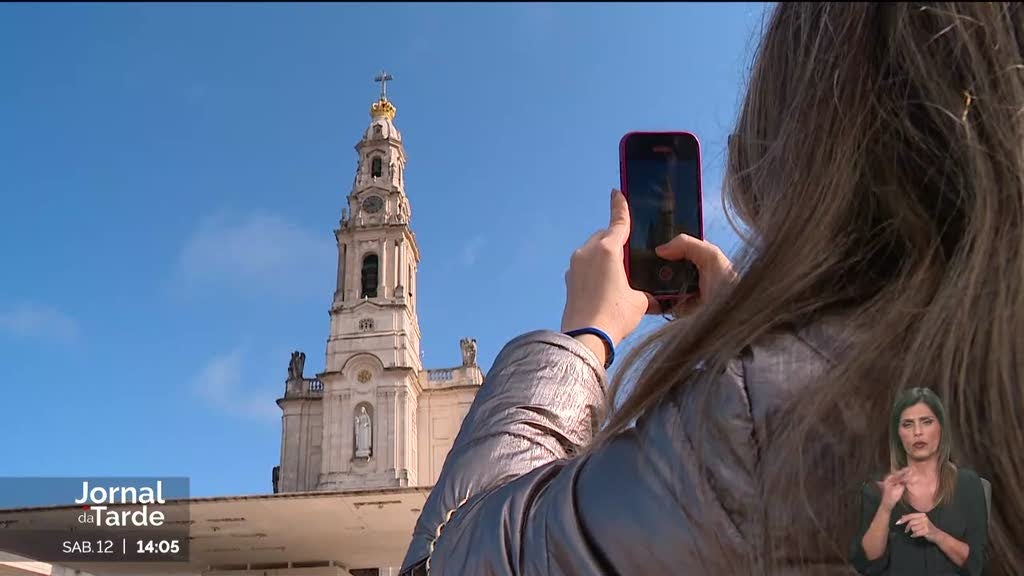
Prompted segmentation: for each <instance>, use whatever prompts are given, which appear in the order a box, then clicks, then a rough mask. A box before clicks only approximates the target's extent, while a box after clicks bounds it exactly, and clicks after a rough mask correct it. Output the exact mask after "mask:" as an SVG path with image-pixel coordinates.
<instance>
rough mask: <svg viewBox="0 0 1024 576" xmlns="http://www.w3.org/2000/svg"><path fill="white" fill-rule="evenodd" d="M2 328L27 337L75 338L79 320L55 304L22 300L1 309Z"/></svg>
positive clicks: (0, 328)
mask: <svg viewBox="0 0 1024 576" xmlns="http://www.w3.org/2000/svg"><path fill="white" fill-rule="evenodd" d="M0 330H2V331H4V332H8V333H10V334H13V335H15V336H19V337H25V338H35V337H45V338H58V339H63V340H74V339H76V338H78V335H79V333H80V330H79V327H78V322H76V321H75V319H74V318H72V317H70V316H68V315H67V314H65V313H63V312H61V311H60V310H57V309H56V308H54V307H53V306H47V305H44V304H38V303H35V302H20V303H18V304H14V305H13V306H10V307H8V308H7V309H6V310H0Z"/></svg>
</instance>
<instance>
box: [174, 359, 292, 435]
mask: <svg viewBox="0 0 1024 576" xmlns="http://www.w3.org/2000/svg"><path fill="white" fill-rule="evenodd" d="M244 360H245V352H244V351H243V350H242V348H235V349H234V350H232V351H230V352H227V353H224V354H220V355H218V356H215V357H213V358H211V359H210V360H209V361H208V362H207V363H206V365H205V366H203V368H202V369H201V370H200V371H199V373H198V375H197V376H196V377H195V378H194V379H193V382H192V387H193V390H194V391H195V392H196V393H197V394H198V395H199V396H200V397H201V398H203V399H204V400H205V401H206V402H207V404H209V405H210V406H211V407H213V408H215V409H218V410H221V411H223V412H227V413H229V414H231V415H234V416H241V417H244V418H254V419H260V420H266V419H276V418H280V416H281V412H280V410H279V409H278V407H277V404H276V403H275V402H274V400H275V394H274V392H273V391H271V390H269V389H266V388H253V387H251V385H250V384H249V383H250V382H251V381H252V380H251V379H249V378H245V377H244V376H245V374H244V371H245V365H246V363H245V361H244Z"/></svg>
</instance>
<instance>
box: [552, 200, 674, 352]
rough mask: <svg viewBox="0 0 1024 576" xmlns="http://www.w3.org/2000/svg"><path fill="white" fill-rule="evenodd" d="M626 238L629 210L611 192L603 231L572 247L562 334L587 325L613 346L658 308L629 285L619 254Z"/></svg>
mask: <svg viewBox="0 0 1024 576" xmlns="http://www.w3.org/2000/svg"><path fill="white" fill-rule="evenodd" d="M628 239H629V207H628V206H627V205H626V198H625V196H623V195H622V193H621V192H619V191H618V190H612V198H611V218H610V220H609V222H608V228H606V229H604V230H599V231H598V232H596V233H594V235H593V236H591V237H590V239H589V240H587V242H586V243H585V244H584V245H583V246H582V247H580V248H579V249H577V250H576V251H575V252H574V253H573V255H572V259H571V260H570V263H569V270H568V272H566V273H565V290H566V298H565V310H564V312H563V313H562V331H563V332H568V331H569V330H575V329H577V328H585V327H588V326H592V327H595V328H599V329H601V330H603V331H604V332H605V333H607V334H608V336H609V337H610V338H611V339H612V343H613V344H618V343H619V342H621V341H622V340H623V339H624V338H625V337H626V336H628V335H629V334H630V333H631V332H632V331H633V330H635V329H636V327H637V326H638V325H639V324H640V320H642V319H643V317H644V314H646V313H647V312H649V311H651V312H653V311H655V310H656V309H657V307H658V304H657V302H655V300H654V298H653V297H651V296H650V295H649V294H647V293H645V292H640V291H638V290H634V289H633V288H631V287H630V285H629V279H628V278H627V277H626V269H625V267H624V266H623V256H624V253H623V250H624V246H625V244H626V241H627V240H628Z"/></svg>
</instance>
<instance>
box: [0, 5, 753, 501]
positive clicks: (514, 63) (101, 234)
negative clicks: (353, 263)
mask: <svg viewBox="0 0 1024 576" xmlns="http://www.w3.org/2000/svg"><path fill="white" fill-rule="evenodd" d="M765 10H766V9H765V7H764V5H762V4H714V5H699V4H649V5H643V4H628V5H614V4H600V5H582V4H559V5H546V4H530V5H515V4H503V5H497V4H495V5H486V4H481V5H401V4H376V5H359V4H317V5H293V4H289V5H283V4H278V5H274V4H251V5H226V4H210V5H204V4H185V5H173V4H163V5H157V4H153V5H113V4H109V5H83V4H75V5H45V4H38V5H29V4H20V5H19V4H7V5H2V6H0V79H2V80H0V82H2V85H3V89H0V198H2V201H3V204H2V205H3V210H0V269H2V270H3V281H2V282H0V382H2V387H3V392H4V397H5V402H4V405H5V408H6V414H5V415H4V417H3V418H0V435H2V437H3V438H5V439H6V442H5V449H4V457H3V458H2V459H0V475H4V476H32V475H40V476H72V475H96V476H116V475H124V476H146V475H186V476H190V477H191V478H192V492H193V494H194V495H201V496H209V495H223V494H253V493H266V492H269V491H270V489H271V486H270V478H271V468H272V467H273V466H274V465H275V464H277V461H278V456H279V450H280V411H279V409H278V408H277V406H276V405H275V403H274V400H275V399H276V398H277V397H279V396H280V395H281V393H282V392H283V390H284V379H285V375H286V368H287V365H288V358H289V353H290V352H291V350H295V349H299V350H303V351H305V352H306V354H307V362H306V372H307V374H310V373H315V372H317V371H320V370H321V369H322V368H323V363H324V346H325V341H326V338H327V330H328V314H327V310H328V306H329V303H330V299H331V296H332V294H333V290H334V284H333V282H334V276H335V266H336V255H335V253H334V250H335V248H334V243H333V235H332V230H333V229H334V228H335V227H336V226H337V223H338V219H339V217H340V212H341V208H342V207H343V205H344V203H345V200H344V198H345V195H346V194H347V193H348V192H349V186H350V185H351V182H352V175H353V170H354V168H355V162H356V156H355V152H354V150H353V146H354V145H355V143H356V141H357V140H358V138H359V137H360V136H361V134H362V132H363V130H364V129H365V128H366V125H367V123H368V122H369V116H368V113H367V108H368V105H369V104H370V102H371V101H372V100H373V99H374V97H375V95H376V91H377V85H375V84H374V83H373V82H372V78H373V75H374V74H375V73H376V72H377V71H378V70H380V69H381V68H386V69H387V70H388V71H389V72H390V73H391V74H393V76H394V77H395V80H394V82H392V83H391V84H390V85H389V95H390V96H391V97H392V100H393V101H394V103H395V104H396V106H397V107H398V115H397V117H396V124H397V125H398V127H399V129H400V130H401V131H402V133H403V136H404V138H405V145H406V150H407V153H408V158H409V163H408V168H407V171H406V184H407V192H408V194H409V197H410V201H411V203H412V223H413V229H414V231H415V233H416V235H417V240H418V242H419V244H420V248H421V251H422V258H423V261H422V263H421V266H420V274H419V290H418V298H419V313H420V322H421V328H422V332H423V337H424V345H423V347H424V351H425V361H426V364H427V366H428V367H446V366H452V365H457V364H458V363H459V362H460V354H459V345H458V342H459V338H461V337H464V336H472V337H475V338H477V341H478V345H479V356H480V357H479V359H480V363H481V365H482V366H483V367H484V368H485V369H486V367H488V366H490V364H491V362H492V361H493V359H494V357H495V355H496V354H497V353H498V351H499V350H500V348H501V346H502V345H503V344H504V343H505V342H506V341H507V340H508V339H510V338H511V337H513V336H515V335H517V334H518V333H521V332H524V331H527V330H533V329H538V328H556V329H557V327H558V323H559V320H560V317H561V310H562V305H563V303H564V285H563V274H564V271H565V268H566V266H567V264H568V260H569V255H570V254H571V252H572V250H573V249H575V248H576V246H577V245H578V244H579V243H581V242H582V241H584V240H585V239H586V238H587V237H588V236H589V235H590V234H591V233H592V232H593V231H594V230H596V229H598V228H600V227H602V226H603V225H605V224H606V222H607V211H608V191H609V190H610V188H611V187H613V186H616V185H617V183H618V166H617V144H618V141H619V138H620V137H621V136H622V134H624V133H625V132H628V131H630V130H644V129H653V130H667V129H685V130H690V131H693V132H695V133H696V134H697V135H698V136H699V137H700V138H701V140H702V144H703V152H704V170H705V173H704V189H705V196H706V202H707V204H706V215H705V218H706V221H707V222H708V224H709V228H708V236H709V238H710V239H711V240H712V241H714V242H716V243H719V244H720V245H722V246H723V247H725V248H727V249H728V250H732V249H734V247H735V245H736V238H735V235H734V234H733V233H732V232H731V231H730V230H729V229H728V226H727V225H726V224H725V223H724V222H723V221H722V219H721V216H720V202H719V200H718V189H719V185H720V181H721V177H722V161H723V147H724V143H725V138H726V135H727V134H728V133H729V131H730V127H731V126H732V124H733V122H734V120H735V117H736V111H737V107H738V104H739V102H740V98H741V96H742V92H741V91H742V88H743V85H744V82H745V77H746V72H747V69H748V66H749V62H750V59H751V56H752V54H753V50H754V48H755V45H756V41H757V38H758V35H759V32H760V28H761V26H762V23H763V21H764V18H765V16H766V14H765ZM650 324H651V323H650V322H645V327H646V326H650Z"/></svg>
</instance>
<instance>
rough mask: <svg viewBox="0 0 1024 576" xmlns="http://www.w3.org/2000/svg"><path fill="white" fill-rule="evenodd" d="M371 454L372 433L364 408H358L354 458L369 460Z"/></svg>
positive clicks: (368, 417) (368, 416) (370, 423)
mask: <svg viewBox="0 0 1024 576" xmlns="http://www.w3.org/2000/svg"><path fill="white" fill-rule="evenodd" d="M372 453H373V431H372V422H371V421H370V415H369V414H367V412H366V406H360V407H359V414H358V415H357V416H356V458H369V457H370V455H371V454H372Z"/></svg>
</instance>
